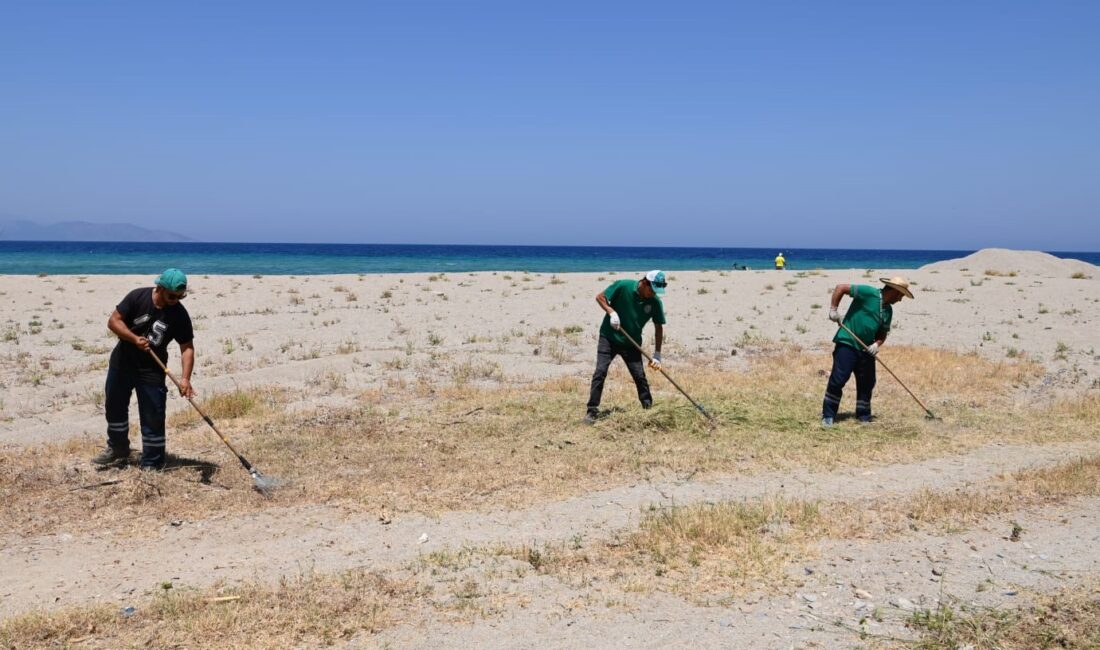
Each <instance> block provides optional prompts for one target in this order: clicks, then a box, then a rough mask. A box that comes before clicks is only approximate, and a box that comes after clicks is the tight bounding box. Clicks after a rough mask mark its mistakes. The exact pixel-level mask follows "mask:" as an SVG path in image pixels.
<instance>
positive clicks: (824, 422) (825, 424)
mask: <svg viewBox="0 0 1100 650" xmlns="http://www.w3.org/2000/svg"><path fill="white" fill-rule="evenodd" d="M821 426H822V427H823V428H825V429H828V428H829V427H831V426H833V419H832V418H821Z"/></svg>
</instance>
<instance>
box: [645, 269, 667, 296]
mask: <svg viewBox="0 0 1100 650" xmlns="http://www.w3.org/2000/svg"><path fill="white" fill-rule="evenodd" d="M645 279H646V280H649V284H650V285H651V286H652V287H653V292H654V293H658V294H660V293H664V292H665V287H667V286H668V282H666V281H665V272H664V271H650V272H649V273H646V274H645Z"/></svg>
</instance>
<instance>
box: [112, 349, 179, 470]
mask: <svg viewBox="0 0 1100 650" xmlns="http://www.w3.org/2000/svg"><path fill="white" fill-rule="evenodd" d="M103 392H104V397H105V404H104V412H105V414H106V416H107V444H108V445H109V446H110V447H111V448H112V449H118V450H120V451H123V450H126V451H128V450H129V449H130V395H131V394H132V393H134V392H136V393H137V401H138V417H139V418H140V420H141V465H142V467H155V468H158V469H159V468H161V467H164V460H165V446H166V443H167V438H166V437H165V435H164V412H165V408H166V407H167V405H168V389H167V388H166V387H165V386H164V384H149V383H142V382H141V380H140V378H139V377H138V375H137V372H136V371H127V370H122V369H119V368H108V369H107V384H106V386H105V387H104V389H103Z"/></svg>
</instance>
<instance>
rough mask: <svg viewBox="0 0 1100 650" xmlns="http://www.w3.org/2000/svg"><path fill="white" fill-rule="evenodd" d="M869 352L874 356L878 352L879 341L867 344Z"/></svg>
mask: <svg viewBox="0 0 1100 650" xmlns="http://www.w3.org/2000/svg"><path fill="white" fill-rule="evenodd" d="M867 354H869V355H871V356H872V357H873V356H875V355H876V354H878V341H875V342H874V343H872V344H871V345H868V346H867Z"/></svg>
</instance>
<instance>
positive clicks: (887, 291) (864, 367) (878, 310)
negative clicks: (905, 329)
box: [821, 277, 913, 427]
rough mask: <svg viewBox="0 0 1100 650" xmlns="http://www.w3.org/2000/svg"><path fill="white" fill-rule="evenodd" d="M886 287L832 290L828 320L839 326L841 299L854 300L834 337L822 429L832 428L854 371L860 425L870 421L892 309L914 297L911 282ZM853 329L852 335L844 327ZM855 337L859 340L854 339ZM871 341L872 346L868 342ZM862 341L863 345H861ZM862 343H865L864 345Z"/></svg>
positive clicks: (900, 281)
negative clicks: (879, 358)
mask: <svg viewBox="0 0 1100 650" xmlns="http://www.w3.org/2000/svg"><path fill="white" fill-rule="evenodd" d="M881 280H882V283H883V287H882V288H881V289H879V288H878V287H872V286H870V285H866V284H838V285H836V288H834V289H833V298H832V301H831V303H830V304H829V320H831V321H833V322H835V323H840V322H841V321H840V313H839V312H838V311H837V309H838V308H839V307H840V299H841V298H843V297H844V296H845V295H848V296H851V297H852V304H851V306H850V307H848V313H846V314H845V315H844V322H843V327H841V328H840V329H839V330H837V333H836V336H834V337H833V343H835V344H836V346H835V347H834V348H833V370H832V372H831V373H829V383H828V385H827V386H826V387H825V400H824V402H823V403H822V405H821V426H823V427H831V426H833V420H834V419H835V418H836V413H837V410H839V409H840V398H841V397H842V396H843V395H844V385H845V384H847V383H848V379H849V378H850V377H851V376H852V373H853V372H855V375H856V417H857V418H858V419H859V421H860V422H870V421H871V392H872V391H873V390H874V389H875V355H876V354H878V349H879V348H880V347H882V345H883V344H884V343H886V335H887V334H889V333H890V323H891V322H892V321H893V318H894V308H893V307H892V306H891V305H893V304H894V303H896V302H898V301H899V300H901V299H902V297H908V298H912V297H913V294H912V292H910V291H909V282H908V281H907V280H906V279H905V278H902V277H893V278H889V279H887V278H882V279H881ZM845 327H846V328H848V330H851V333H849V332H848V331H847V330H845V329H844V328H845ZM852 334H855V336H856V337H858V338H859V340H856V338H854V337H853V336H852ZM868 341H870V343H868ZM861 342H862V343H861ZM863 344H866V346H865V345H863Z"/></svg>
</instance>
